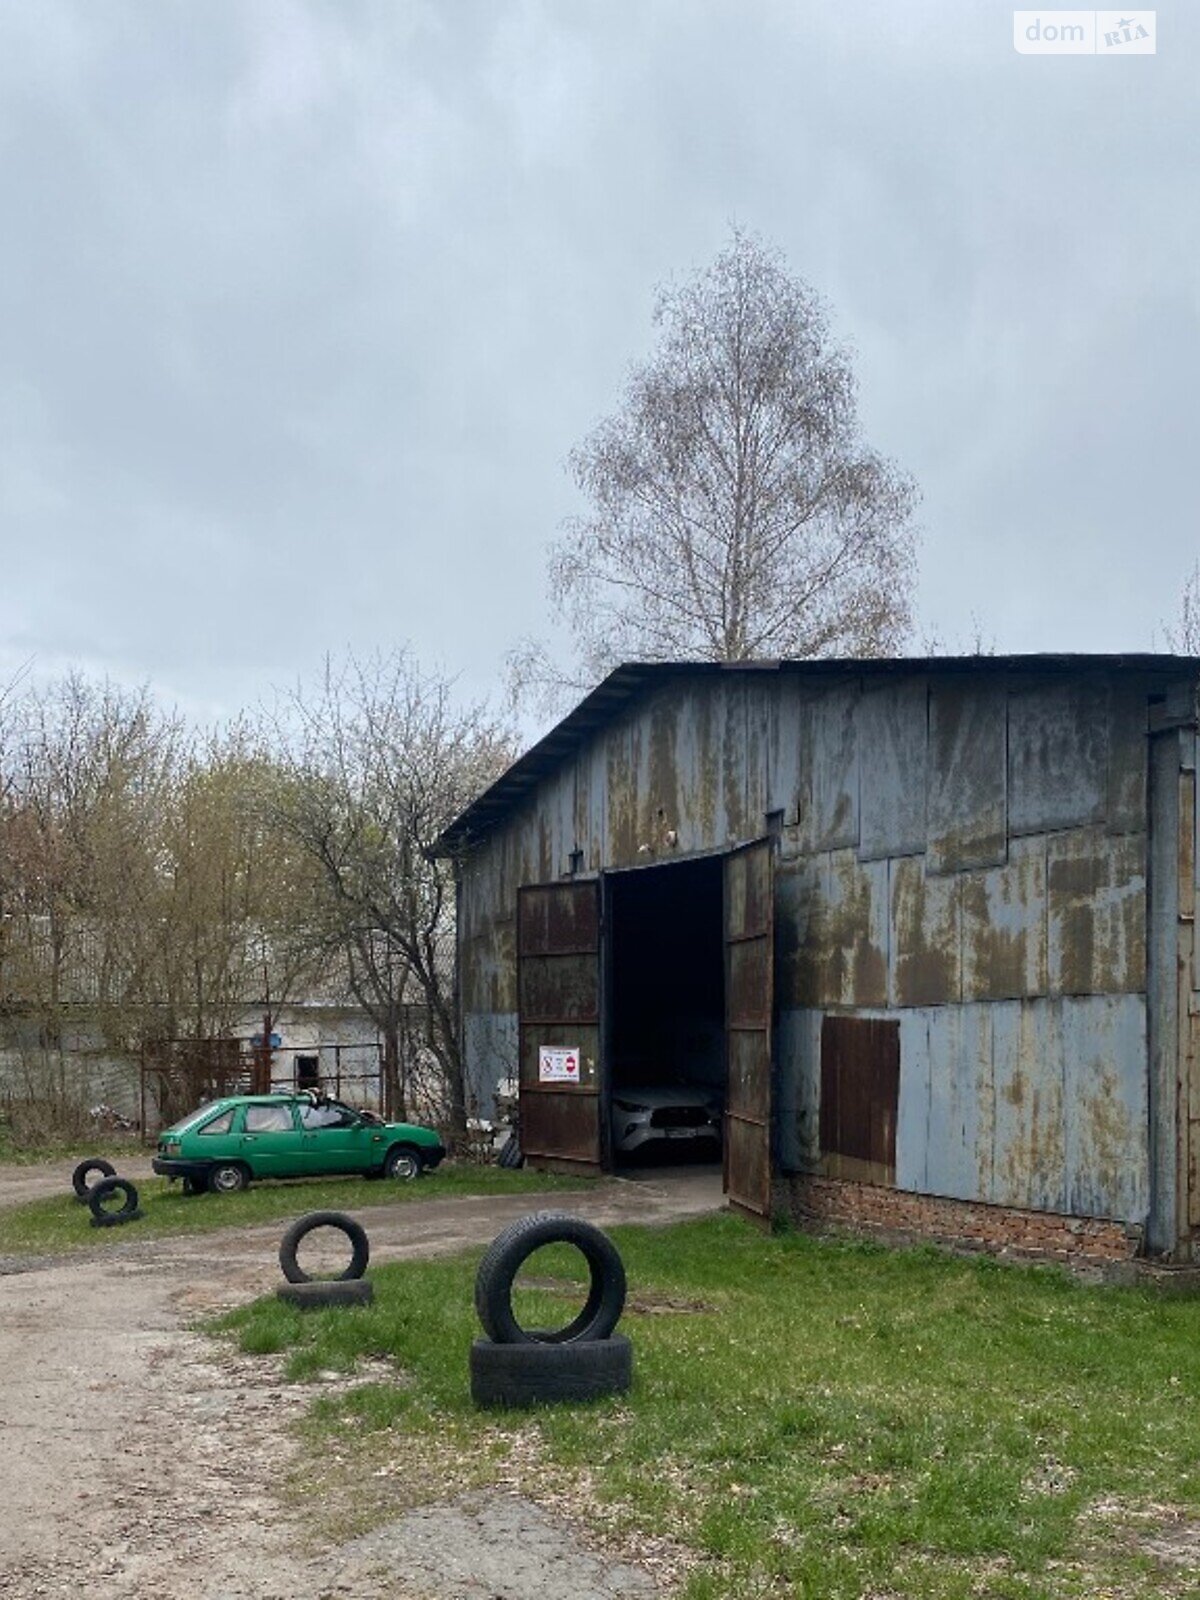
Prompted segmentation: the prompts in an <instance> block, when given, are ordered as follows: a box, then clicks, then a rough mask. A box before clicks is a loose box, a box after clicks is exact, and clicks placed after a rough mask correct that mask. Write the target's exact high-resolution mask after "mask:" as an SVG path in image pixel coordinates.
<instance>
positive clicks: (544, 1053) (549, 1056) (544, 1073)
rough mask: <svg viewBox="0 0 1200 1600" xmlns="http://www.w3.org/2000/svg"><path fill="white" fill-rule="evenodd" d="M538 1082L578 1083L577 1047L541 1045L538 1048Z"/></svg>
mask: <svg viewBox="0 0 1200 1600" xmlns="http://www.w3.org/2000/svg"><path fill="white" fill-rule="evenodd" d="M538 1081H539V1083H578V1082H579V1049H578V1046H572V1045H547V1044H544V1045H541V1046H540V1047H539V1049H538Z"/></svg>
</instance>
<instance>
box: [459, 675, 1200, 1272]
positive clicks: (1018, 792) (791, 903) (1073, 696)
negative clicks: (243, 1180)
mask: <svg viewBox="0 0 1200 1600" xmlns="http://www.w3.org/2000/svg"><path fill="white" fill-rule="evenodd" d="M1198 679H1200V662H1196V661H1192V660H1188V659H1182V658H1178V657H1172V656H1062V657H1059V656H1053V657H1050V656H1025V657H995V656H993V657H970V658H965V659H949V658H946V659H933V660H926V661H916V660H887V661H871V662H867V661H855V662H774V663H764V664H761V665H759V664H755V665H735V666H723V665H716V664H681V665H653V666H626V667H621V668H619V669H618V670H617V671H615V672H613V673H612V674H611V675H610V676H609V677H608V678H607V679H606V680H605V682H604V683H603V684H601V685H600V687H599V688H598V689H596V690H595V691H594V692H593V693H592V694H590V695H589V696H588V697H587V699H585V700H584V701H583V702H582V703H581V704H580V705H579V706H578V707H577V708H576V709H575V710H574V711H573V712H572V713H571V714H570V715H569V716H568V717H566V718H565V720H564V721H562V722H561V723H560V724H559V725H558V726H557V727H556V728H555V729H554V730H553V731H552V732H551V733H550V734H548V735H547V737H546V738H544V739H543V740H542V741H541V742H540V743H539V744H537V745H536V746H535V747H534V748H533V749H531V750H530V751H529V752H528V753H527V754H526V755H524V756H523V757H522V758H521V759H520V760H519V761H518V762H517V763H516V764H515V765H514V766H513V767H512V768H510V770H509V771H508V772H507V773H506V774H505V775H504V776H503V777H502V778H500V779H499V781H498V782H496V783H495V784H494V785H493V786H492V787H491V788H490V789H489V790H488V791H487V792H486V793H484V794H483V795H481V796H480V797H479V798H478V799H477V800H476V801H475V802H474V803H473V804H472V805H471V806H470V807H469V808H468V810H466V811H465V812H464V813H463V814H462V816H460V817H459V818H458V819H457V821H456V822H455V823H454V824H453V825H452V826H451V827H450V828H449V829H448V830H447V832H446V833H445V834H444V835H443V838H442V842H441V848H442V849H443V851H446V852H449V853H452V854H453V855H454V856H455V858H456V860H457V862H458V871H459V920H458V930H459V931H458V937H459V994H460V1004H461V1008H462V1024H463V1035H464V1040H465V1047H466V1056H467V1068H468V1074H469V1078H470V1081H471V1082H472V1083H474V1084H475V1085H477V1086H478V1088H479V1090H480V1091H481V1092H483V1093H486V1092H487V1091H488V1090H489V1089H490V1088H491V1086H492V1085H494V1083H495V1081H496V1080H497V1079H498V1078H502V1077H505V1076H510V1075H511V1076H518V1077H519V1082H520V1102H521V1127H522V1139H523V1144H524V1147H525V1150H526V1153H527V1155H528V1156H529V1157H530V1158H531V1160H533V1161H534V1162H535V1163H537V1164H541V1165H549V1166H569V1167H573V1168H575V1169H578V1170H587V1171H597V1172H598V1171H602V1170H606V1169H608V1168H609V1167H610V1166H611V1164H612V1140H611V1136H610V1112H611V1103H612V1100H613V1097H614V1095H615V1096H617V1097H618V1098H619V1096H620V1090H621V1087H622V1085H628V1084H631V1083H633V1082H637V1083H639V1084H645V1083H647V1082H656V1081H657V1082H661V1083H664V1084H667V1083H672V1084H678V1083H680V1082H692V1083H695V1084H698V1085H704V1086H707V1087H708V1088H710V1089H711V1090H712V1091H714V1092H716V1093H719V1094H720V1096H721V1097H722V1099H723V1103H724V1111H725V1122H724V1129H725V1133H724V1171H725V1188H726V1192H727V1194H728V1196H729V1198H730V1200H731V1202H732V1203H734V1204H735V1205H737V1206H739V1207H741V1208H742V1209H744V1210H746V1211H748V1212H751V1213H753V1214H756V1215H759V1216H764V1217H765V1216H768V1215H770V1214H771V1213H772V1212H784V1213H790V1214H793V1215H806V1216H815V1217H819V1218H825V1219H829V1220H832V1221H835V1222H844V1223H850V1224H855V1225H866V1226H880V1227H887V1228H895V1229H899V1230H903V1231H905V1232H910V1233H919V1234H926V1235H930V1236H934V1237H939V1238H946V1239H957V1240H961V1241H968V1242H973V1243H975V1244H977V1245H979V1246H981V1247H984V1248H997V1247H1002V1246H1003V1247H1015V1248H1018V1249H1030V1250H1037V1251H1042V1252H1051V1253H1055V1254H1067V1253H1079V1254H1081V1255H1083V1256H1091V1257H1096V1258H1110V1259H1111V1258H1116V1257H1120V1256H1123V1255H1127V1254H1132V1253H1136V1252H1138V1251H1140V1250H1145V1251H1148V1252H1150V1253H1153V1254H1159V1255H1164V1256H1168V1257H1171V1258H1175V1259H1181V1260H1189V1259H1191V1258H1192V1254H1193V1244H1194V1241H1195V1240H1196V1239H1197V1238H1200V1068H1198V1067H1197V1064H1196V1054H1195V1039H1196V1029H1195V1025H1194V1019H1195V1015H1196V1012H1197V1009H1198V1008H1200V974H1198V972H1197V965H1196V955H1195V948H1194V933H1193V930H1194V917H1195V907H1196V900H1197V892H1196V884H1197V875H1196V859H1197V858H1196V848H1195V839H1196V826H1197V819H1196V774H1195V768H1196V727H1197V720H1196V710H1197V681H1198ZM548 1047H558V1049H559V1050H560V1051H562V1052H571V1053H572V1054H573V1055H576V1056H577V1058H578V1065H577V1067H575V1066H572V1071H573V1072H574V1074H575V1075H574V1076H573V1077H567V1078H565V1079H563V1075H562V1074H561V1073H557V1072H556V1073H548V1072H547V1071H546V1063H547V1061H548V1060H549V1059H551V1056H550V1052H549V1049H548ZM557 1059H558V1060H559V1061H561V1060H562V1059H563V1056H561V1055H560V1056H559V1057H558V1058H557ZM548 1079H550V1080H553V1081H546V1080H548ZM560 1079H561V1080H562V1081H559V1080H560Z"/></svg>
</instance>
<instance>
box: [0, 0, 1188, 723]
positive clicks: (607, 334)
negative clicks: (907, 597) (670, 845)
mask: <svg viewBox="0 0 1200 1600" xmlns="http://www.w3.org/2000/svg"><path fill="white" fill-rule="evenodd" d="M1158 37H1159V44H1158V54H1157V55H1156V56H1143V57H1138V58H1134V59H1128V58H1126V59H1098V58H1093V57H1072V58H1066V59H1064V58H1054V57H1037V56H1023V55H1019V54H1017V53H1016V52H1015V51H1014V49H1013V29H1012V8H1011V7H1009V6H1002V5H999V4H995V3H993V0H941V3H936V4H935V3H932V0H924V3H920V0H918V3H914V0H909V3H906V4H904V5H899V4H896V3H895V0H888V3H887V4H864V3H847V4H824V5H815V4H809V3H805V0H790V3H776V0H679V3H674V0H545V3H533V0H530V3H520V0H512V3H504V0H477V3H471V0H431V3H428V4H425V3H418V0H386V3H373V0H324V3H317V0H308V3H306V0H291V3H286V4H284V3H273V0H188V3H172V0H138V3H136V4H126V3H119V0H0V191H2V193H0V197H2V201H3V207H2V211H0V216H2V217H3V234H2V238H0V328H2V338H0V681H3V678H4V676H5V674H6V673H7V674H11V672H12V671H13V670H14V669H15V668H17V667H18V666H19V665H20V664H21V663H23V662H26V661H28V660H30V659H32V660H33V661H35V663H36V665H37V670H38V671H41V672H53V671H55V670H58V669H60V668H62V667H65V666H67V665H72V664H76V665H80V666H82V667H84V668H86V669H87V670H89V671H92V672H97V673H108V674H110V675H111V676H113V677H115V678H118V679H120V680H124V681H132V682H138V681H144V680H145V681H149V682H150V683H152V684H153V686H154V687H155V689H156V690H157V691H158V692H159V693H160V694H161V695H162V696H163V697H164V699H167V700H171V701H175V702H178V703H179V704H181V705H183V706H184V707H185V708H187V709H189V710H191V711H192V712H194V713H197V714H200V715H207V714H210V713H211V714H221V713H227V712H230V711H233V710H236V709H237V708H238V707H239V706H241V705H243V704H246V703H249V702H251V701H253V700H255V699H257V698H259V697H260V696H262V695H264V694H266V693H267V692H268V690H269V688H270V686H271V685H273V684H283V683H287V682H290V681H291V680H293V679H294V678H295V677H296V676H297V675H300V674H305V673H308V672H310V671H311V670H313V668H314V667H315V666H316V664H317V663H318V662H319V661H320V658H321V656H322V654H323V653H324V652H325V651H328V650H332V651H337V650H340V649H342V648H343V647H345V646H347V645H352V646H354V647H355V648H356V649H359V650H364V651H365V650H368V649H371V648H374V647H377V646H383V647H386V646H390V645H392V644H394V643H398V642H401V641H409V642H411V643H412V644H413V645H414V647H415V648H416V649H417V650H418V651H419V652H420V653H421V654H422V656H424V657H426V658H429V659H431V660H435V659H436V660H439V661H441V662H442V663H444V664H445V665H446V666H447V667H449V668H451V669H452V670H455V671H461V672H462V674H463V678H464V683H465V684H466V685H467V686H468V687H469V688H471V689H472V690H478V691H486V690H487V689H488V688H489V687H490V686H492V685H493V684H494V683H495V682H496V680H497V678H498V676H499V673H500V669H501V666H502V663H503V658H504V655H505V652H506V650H507V649H508V647H509V646H510V644H512V643H513V642H514V640H515V639H516V638H517V637H518V636H520V635H523V634H531V633H536V632H538V631H539V630H541V629H543V628H546V627H548V626H550V625H551V624H552V622H553V618H552V615H551V614H550V612H549V610H548V607H547V602H546V598H545V588H544V567H545V560H544V555H545V545H546V542H547V540H548V539H549V538H550V537H551V536H552V535H553V533H554V532H555V529H556V527H557V525H558V524H559V522H560V521H561V519H562V518H563V517H564V516H565V515H567V514H568V513H570V512H571V511H572V509H574V508H575V500H574V491H573V489H572V487H571V484H570V481H569V479H568V477H567V475H566V473H565V470H564V465H563V463H564V458H565V456H566V454H567V452H568V450H569V449H570V447H571V446H572V444H574V443H575V442H576V441H578V440H579V439H580V438H581V437H582V436H583V435H584V434H585V433H586V432H587V431H588V430H589V429H590V427H591V426H592V424H593V423H594V422H595V421H596V420H597V419H598V418H599V417H600V416H602V415H603V414H605V413H606V412H607V411H608V410H610V409H611V408H612V407H613V406H614V404H615V403H616V402H617V400H618V399H619V395H620V390H621V384H622V380H623V374H624V371H625V368H626V366H627V364H628V363H629V362H630V361H631V360H633V359H635V358H637V357H639V356H641V355H644V354H645V353H646V352H647V350H648V349H649V348H650V346H651V343H652V340H653V328H652V325H651V320H650V319H651V310H652V306H653V299H654V289H655V286H656V285H657V284H659V283H661V282H662V281H663V280H664V279H667V278H670V277H671V276H672V275H679V274H682V273H685V272H687V271H689V270H690V269H693V268H695V267H697V266H702V265H704V264H706V263H707V262H708V261H709V260H710V259H711V257H712V256H713V255H714V254H715V253H716V251H717V250H718V249H719V248H720V247H721V245H722V244H723V242H724V241H725V239H726V238H727V235H728V230H729V226H730V224H731V223H734V222H736V223H737V224H739V225H741V226H744V227H746V228H748V229H750V230H754V231H757V232H759V233H761V234H762V235H763V236H764V237H765V238H766V239H767V240H769V241H771V242H773V243H774V244H776V245H778V246H779V247H780V248H781V249H782V251H783V252H784V254H785V255H786V257H787V260H788V262H789V264H790V266H791V267H792V268H793V270H794V271H795V272H796V273H797V274H798V275H800V276H801V277H803V278H805V279H807V280H808V281H809V282H810V283H812V284H813V285H814V286H815V287H816V288H817V289H818V290H819V291H820V292H821V293H822V294H823V295H824V296H825V297H826V298H827V299H828V300H829V302H830V303H831V305H832V308H833V312H834V319H835V326H836V329H837V332H838V334H839V335H840V336H841V337H842V338H843V339H845V340H846V341H848V342H850V343H851V344H852V345H853V346H854V347H855V349H856V350H857V371H858V375H859V379H860V385H861V404H862V412H863V416H864V420H865V426H866V434H867V437H868V439H869V441H870V442H871V443H872V445H874V447H875V448H877V449H879V450H882V451H884V452H885V453H887V454H889V455H892V456H894V457H895V458H896V459H897V460H898V461H899V462H900V463H901V464H902V465H903V466H904V467H906V468H907V469H908V470H909V471H910V472H911V473H912V474H913V475H914V476H915V477H916V478H917V480H918V482H919V483H920V485H921V487H922V490H923V494H924V502H923V505H922V508H921V512H920V520H921V525H922V529H923V547H922V570H921V584H920V602H919V609H920V618H921V623H922V626H923V628H924V629H926V630H933V631H936V632H937V633H939V634H940V635H942V637H943V638H945V639H947V640H948V641H949V642H950V643H955V642H963V643H965V642H968V641H969V639H970V637H971V635H972V632H973V626H972V622H971V617H972V614H974V616H975V617H977V618H978V621H979V624H980V626H981V628H982V630H983V633H984V635H985V637H987V638H988V639H990V640H993V641H994V642H995V644H996V646H997V647H998V648H999V649H1001V650H1005V651H1007V650H1013V651H1017V650H1120V649H1149V648H1153V647H1154V645H1155V643H1156V642H1157V643H1159V644H1160V645H1161V643H1162V638H1161V632H1159V636H1158V639H1157V641H1156V638H1155V631H1156V628H1159V627H1160V624H1161V622H1162V620H1163V619H1164V618H1170V617H1171V616H1172V615H1173V613H1174V611H1175V609H1176V606H1177V600H1178V592H1179V589H1180V587H1181V585H1182V583H1183V580H1184V578H1185V576H1186V574H1187V572H1188V571H1189V569H1190V568H1191V566H1192V564H1193V563H1194V562H1195V560H1196V559H1197V556H1200V537H1198V535H1200V519H1198V518H1197V498H1198V493H1197V477H1198V471H1200V423H1198V417H1200V407H1198V406H1197V402H1196V387H1197V381H1198V375H1200V336H1198V332H1197V327H1198V324H1197V296H1198V289H1200V265H1198V263H1200V205H1198V203H1197V202H1198V200H1200V192H1198V191H1200V176H1198V168H1197V160H1196V155H1197V150H1198V148H1200V96H1198V94H1197V87H1196V86H1197V82H1198V80H1200V7H1197V6H1196V5H1194V4H1189V5H1183V4H1177V5H1174V6H1171V7H1167V8H1160V9H1159V12H1158ZM917 643H918V644H919V640H918V641H917Z"/></svg>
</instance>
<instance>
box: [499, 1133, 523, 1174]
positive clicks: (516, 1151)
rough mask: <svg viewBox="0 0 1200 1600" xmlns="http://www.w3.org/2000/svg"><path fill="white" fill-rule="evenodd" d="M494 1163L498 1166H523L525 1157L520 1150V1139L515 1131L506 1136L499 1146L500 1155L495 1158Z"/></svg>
mask: <svg viewBox="0 0 1200 1600" xmlns="http://www.w3.org/2000/svg"><path fill="white" fill-rule="evenodd" d="M496 1165H497V1166H498V1167H512V1168H516V1167H523V1166H524V1165H525V1157H524V1154H523V1153H522V1151H521V1141H520V1140H519V1139H518V1138H517V1136H516V1134H515V1133H510V1134H509V1136H508V1138H507V1139H505V1141H504V1143H503V1144H502V1145H501V1146H500V1155H499V1157H498V1158H497V1161H496Z"/></svg>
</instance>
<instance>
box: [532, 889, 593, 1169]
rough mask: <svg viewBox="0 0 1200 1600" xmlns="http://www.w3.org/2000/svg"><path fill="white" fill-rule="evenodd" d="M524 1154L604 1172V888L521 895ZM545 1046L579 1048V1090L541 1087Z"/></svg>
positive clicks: (547, 1163) (545, 1163) (541, 1162)
mask: <svg viewBox="0 0 1200 1600" xmlns="http://www.w3.org/2000/svg"><path fill="white" fill-rule="evenodd" d="M517 991H518V1005H519V1032H520V1038H519V1046H518V1048H519V1052H520V1084H519V1089H520V1114H521V1147H522V1149H523V1150H524V1152H525V1155H526V1158H527V1159H528V1160H529V1161H531V1162H532V1163H533V1165H535V1166H538V1167H551V1168H566V1169H569V1170H572V1171H580V1170H583V1171H587V1172H595V1173H599V1172H600V1170H601V1168H602V1164H603V1160H604V1141H603V1137H602V1131H603V1130H602V1125H601V1097H600V1081H599V1078H600V1074H599V1061H600V1032H599V1016H600V885H599V883H598V882H596V881H594V880H590V881H584V882H574V883H548V884H526V885H523V886H522V887H521V888H520V889H518V891H517ZM543 1045H575V1046H577V1047H578V1049H579V1052H580V1065H581V1070H580V1081H579V1082H578V1083H546V1084H544V1083H541V1082H540V1081H539V1074H538V1052H539V1050H540V1048H541V1046H543Z"/></svg>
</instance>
